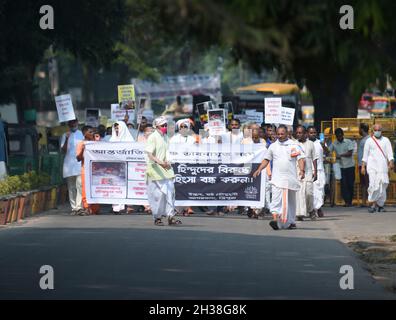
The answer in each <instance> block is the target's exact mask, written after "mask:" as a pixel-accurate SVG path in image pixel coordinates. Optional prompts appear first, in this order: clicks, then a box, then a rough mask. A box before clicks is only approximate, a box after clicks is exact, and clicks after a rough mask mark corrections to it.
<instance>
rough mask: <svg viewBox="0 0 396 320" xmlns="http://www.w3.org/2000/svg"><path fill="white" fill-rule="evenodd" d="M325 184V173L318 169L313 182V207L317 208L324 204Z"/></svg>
mask: <svg viewBox="0 0 396 320" xmlns="http://www.w3.org/2000/svg"><path fill="white" fill-rule="evenodd" d="M325 186H326V174H325V172H324V171H323V170H318V179H317V180H316V181H315V182H314V183H313V195H314V205H313V207H314V209H315V210H319V209H320V208H322V206H323V204H324V196H325Z"/></svg>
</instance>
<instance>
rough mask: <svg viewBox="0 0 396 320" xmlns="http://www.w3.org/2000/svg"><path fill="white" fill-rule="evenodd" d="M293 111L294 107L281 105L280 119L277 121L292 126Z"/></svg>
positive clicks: (294, 110)
mask: <svg viewBox="0 0 396 320" xmlns="http://www.w3.org/2000/svg"><path fill="white" fill-rule="evenodd" d="M295 112H296V109H293V108H285V107H282V116H281V121H280V122H279V123H280V124H284V125H287V126H292V125H293V122H294V114H295Z"/></svg>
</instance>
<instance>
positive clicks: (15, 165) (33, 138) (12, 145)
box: [7, 124, 39, 175]
mask: <svg viewBox="0 0 396 320" xmlns="http://www.w3.org/2000/svg"><path fill="white" fill-rule="evenodd" d="M38 140H39V135H38V133H37V131H36V129H35V127H34V126H30V125H19V124H9V125H8V163H7V165H8V173H9V174H10V175H19V174H23V173H25V172H28V171H32V170H34V171H36V172H37V170H38V167H39V148H38Z"/></svg>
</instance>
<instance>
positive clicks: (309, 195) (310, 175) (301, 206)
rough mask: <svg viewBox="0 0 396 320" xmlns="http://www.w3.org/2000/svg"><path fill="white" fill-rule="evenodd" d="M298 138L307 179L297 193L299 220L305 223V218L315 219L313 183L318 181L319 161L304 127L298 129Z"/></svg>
mask: <svg viewBox="0 0 396 320" xmlns="http://www.w3.org/2000/svg"><path fill="white" fill-rule="evenodd" d="M296 138H297V140H298V145H299V146H300V147H301V149H302V152H304V155H305V177H304V179H301V181H300V184H301V188H300V190H299V191H298V192H297V212H296V216H297V220H298V221H303V220H304V218H308V217H310V218H311V219H312V220H314V219H315V217H316V215H315V212H314V204H313V202H314V195H313V183H314V181H316V179H317V161H318V156H317V154H316V150H315V145H314V143H313V142H312V141H310V140H308V139H307V131H306V129H305V127H304V126H298V127H297V128H296Z"/></svg>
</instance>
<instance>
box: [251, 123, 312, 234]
mask: <svg viewBox="0 0 396 320" xmlns="http://www.w3.org/2000/svg"><path fill="white" fill-rule="evenodd" d="M277 135H278V140H277V141H276V142H274V143H273V144H271V145H270V147H269V148H268V151H267V153H266V155H265V157H264V160H263V162H262V163H261V165H260V166H259V168H258V169H257V171H256V172H254V174H253V177H257V176H258V175H260V173H261V171H262V170H264V169H265V168H266V167H267V165H268V164H269V162H270V161H272V162H273V167H272V178H271V184H272V201H271V212H272V215H273V218H274V220H273V221H271V222H270V226H271V227H272V228H273V229H274V230H278V229H295V228H296V223H295V217H296V193H297V191H298V190H299V189H300V183H299V180H298V178H297V165H296V164H297V163H298V165H299V169H300V170H299V172H300V179H304V175H305V171H304V167H305V163H304V157H305V156H304V154H303V152H302V151H301V149H300V147H299V146H298V144H297V143H296V142H295V141H292V140H291V139H289V138H288V133H287V127H286V126H284V125H280V126H279V127H278V129H277Z"/></svg>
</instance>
